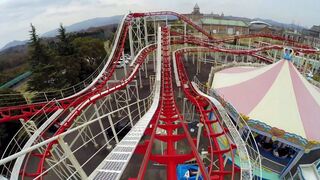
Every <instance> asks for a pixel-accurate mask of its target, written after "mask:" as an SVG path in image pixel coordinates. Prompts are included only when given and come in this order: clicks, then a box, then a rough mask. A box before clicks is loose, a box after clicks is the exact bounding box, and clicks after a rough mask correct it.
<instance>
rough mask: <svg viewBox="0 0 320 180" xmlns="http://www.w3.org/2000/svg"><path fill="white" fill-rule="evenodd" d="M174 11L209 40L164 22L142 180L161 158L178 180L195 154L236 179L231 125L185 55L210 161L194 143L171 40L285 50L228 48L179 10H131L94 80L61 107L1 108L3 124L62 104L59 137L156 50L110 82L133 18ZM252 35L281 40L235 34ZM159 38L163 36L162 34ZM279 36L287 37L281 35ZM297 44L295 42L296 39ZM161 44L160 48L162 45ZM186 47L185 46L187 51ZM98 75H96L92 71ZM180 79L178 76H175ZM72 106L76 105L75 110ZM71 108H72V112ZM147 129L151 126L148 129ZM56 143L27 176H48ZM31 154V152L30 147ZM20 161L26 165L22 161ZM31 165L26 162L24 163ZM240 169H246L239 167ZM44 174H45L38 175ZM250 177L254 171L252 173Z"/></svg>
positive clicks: (207, 175) (217, 175)
mask: <svg viewBox="0 0 320 180" xmlns="http://www.w3.org/2000/svg"><path fill="white" fill-rule="evenodd" d="M165 15H173V16H176V17H178V18H179V19H180V20H182V21H184V22H185V23H187V24H188V25H190V26H192V27H193V28H195V29H196V30H198V31H199V32H200V33H202V34H204V36H206V37H207V38H208V39H201V38H197V37H194V36H192V35H181V34H179V33H176V32H171V34H172V35H175V36H177V39H173V40H171V39H170V31H169V29H168V27H163V28H162V31H161V35H162V38H161V50H162V65H161V67H162V72H161V76H162V77H161V92H160V93H161V97H160V102H159V106H158V108H157V110H156V111H155V113H154V115H153V118H152V120H151V124H152V127H151V129H149V130H148V132H149V131H151V132H152V133H151V137H150V139H149V141H146V142H145V144H143V145H139V146H138V147H137V153H139V152H140V153H141V149H143V148H146V152H144V154H145V156H144V160H143V162H142V165H141V168H140V171H139V175H138V177H137V179H143V177H144V175H145V172H146V168H147V165H148V162H149V161H156V162H158V163H160V164H166V165H167V178H168V179H175V178H174V177H176V166H177V165H178V164H180V163H184V162H185V161H186V160H190V159H193V158H194V159H196V162H197V164H198V166H199V168H200V171H201V174H202V176H203V177H204V179H223V178H224V177H225V176H227V175H229V176H231V178H232V179H233V178H234V174H235V172H237V171H239V168H237V167H236V166H235V164H234V159H233V158H234V151H235V150H236V148H237V145H236V144H235V142H232V140H230V139H229V138H227V137H228V136H229V135H228V133H229V130H228V128H225V127H224V126H223V125H222V124H221V121H222V120H221V119H219V116H216V119H214V120H211V119H209V118H208V114H209V113H215V114H218V112H217V111H216V110H217V107H216V106H215V104H213V103H212V102H211V101H209V99H208V98H206V97H204V96H203V95H201V94H199V93H198V92H197V91H196V90H195V89H194V88H193V86H192V84H191V82H190V81H189V79H188V76H187V74H186V72H185V70H184V68H183V65H182V62H181V60H180V59H179V58H178V59H177V66H178V75H179V81H181V82H182V86H181V87H182V89H183V92H184V94H185V96H186V97H187V98H188V100H189V101H190V102H191V103H192V104H193V105H194V106H195V107H196V108H197V111H198V112H199V114H200V122H201V123H202V124H204V125H205V132H206V136H207V137H208V140H209V142H210V146H209V148H208V152H209V153H210V159H211V164H210V165H208V166H206V165H205V164H204V163H203V161H202V159H201V158H200V156H199V153H198V150H197V148H196V146H195V143H194V140H193V139H192V138H191V136H190V134H189V132H188V129H187V127H186V125H185V124H184V122H183V116H182V115H181V114H180V112H179V110H178V108H177V105H176V101H175V98H174V94H173V91H174V90H173V83H172V70H171V58H170V44H191V45H194V46H200V47H201V48H198V49H193V50H191V49H190V50H187V51H188V52H201V51H203V52H222V53H231V54H238V55H249V56H254V57H256V58H258V59H261V60H264V61H265V62H267V63H271V62H272V60H270V59H268V58H265V57H263V56H261V55H257V54H256V53H258V52H262V51H267V50H274V49H275V50H281V49H282V48H283V45H269V46H264V47H261V48H255V49H248V50H235V49H224V48H219V47H217V46H216V43H219V42H227V41H230V40H231V39H225V40H222V41H221V40H217V39H215V38H213V37H212V36H211V35H210V34H208V33H207V32H206V31H204V30H203V29H202V28H200V27H199V26H198V25H196V24H195V23H193V22H192V21H191V20H189V19H188V18H186V17H185V16H183V15H180V14H177V13H175V12H170V11H163V12H151V13H131V14H128V15H126V16H125V17H124V18H123V20H122V21H121V23H120V25H119V28H118V30H117V33H116V37H115V42H114V46H113V48H112V52H111V54H110V56H109V58H108V60H107V61H106V62H104V63H103V65H104V66H103V68H102V69H101V72H100V73H99V74H98V75H97V76H96V77H95V78H94V79H93V80H92V81H91V83H90V84H88V85H86V86H85V87H84V88H83V89H82V90H80V91H76V93H74V94H72V95H70V96H68V97H63V96H62V97H63V98H61V99H59V100H58V104H59V106H57V107H55V106H50V108H46V106H45V105H46V104H47V103H46V102H40V103H33V104H26V105H20V106H11V107H4V108H0V116H1V117H0V118H1V119H0V123H2V122H7V121H12V120H18V119H20V118H22V119H24V120H25V121H28V118H29V117H30V116H32V115H34V114H35V113H37V112H39V111H38V110H39V109H41V108H43V109H42V111H43V112H55V111H57V110H58V109H60V108H63V112H62V113H61V115H59V116H58V117H57V118H55V119H54V120H53V121H52V123H51V124H50V125H48V128H49V127H50V126H52V125H53V124H58V125H59V128H58V130H57V131H56V132H55V134H54V135H52V137H55V136H59V135H60V134H62V133H64V132H66V131H67V130H68V129H69V128H70V127H71V126H72V124H73V123H74V121H75V119H76V118H77V117H78V116H79V115H80V114H81V113H82V111H83V110H84V109H85V108H86V107H88V106H89V105H91V104H95V102H96V101H97V100H99V99H101V98H103V97H106V96H107V95H109V94H111V93H113V92H116V91H118V90H120V89H123V88H125V87H126V86H127V85H128V83H130V82H131V81H132V80H133V79H134V78H135V75H136V74H137V72H138V71H139V68H140V66H141V65H142V64H143V63H144V60H145V59H146V57H147V56H148V55H149V54H150V53H151V52H153V51H154V50H155V49H156V48H157V45H156V44H151V45H148V46H146V47H145V48H143V49H141V50H140V51H139V53H138V54H137V56H136V57H135V60H134V63H133V65H132V66H131V67H130V69H129V73H128V76H126V77H124V78H123V79H121V80H120V81H119V82H118V83H114V84H112V85H111V86H106V84H107V83H108V81H109V80H110V79H111V77H112V75H113V74H114V72H115V66H116V63H117V61H118V60H119V59H120V56H121V54H122V53H123V51H124V44H125V41H126V36H127V34H128V30H129V27H130V25H131V21H132V20H133V19H135V18H142V17H150V16H165ZM253 37H268V38H271V39H277V37H269V36H267V35H248V36H237V37H234V38H233V39H235V38H236V39H241V38H253ZM159 40H160V39H159ZM277 40H282V39H280V38H278V39H277ZM292 43H293V42H292ZM158 48H159V47H158ZM308 48H309V47H305V46H299V45H297V49H299V50H300V51H302V52H305V53H314V52H316V50H314V49H308ZM184 52H186V50H184ZM93 77H94V76H93ZM176 80H177V79H176ZM71 109H72V110H71ZM70 110H71V112H69V111H70ZM62 117H66V118H65V120H64V121H62V122H59V120H58V119H61V118H62ZM217 127H218V129H220V132H217V130H216V128H217ZM48 128H46V129H45V130H43V131H42V133H41V134H40V136H39V138H40V137H43V136H44V135H45V133H46V132H47V130H48ZM157 128H160V129H163V130H166V132H167V133H166V135H159V134H157V133H156V130H157ZM178 128H182V129H183V131H182V132H180V131H179V132H178V133H175V132H174V131H175V130H177V129H178ZM146 133H147V131H146ZM221 138H224V139H225V140H226V141H227V149H221V148H220V146H219V139H221ZM155 139H157V140H160V141H163V142H164V143H166V145H167V149H166V153H165V154H162V155H158V154H152V152H151V149H152V145H153V144H154V141H155ZM182 139H187V141H188V144H189V146H190V147H191V152H190V153H189V154H177V153H176V149H175V147H174V143H176V142H178V141H181V140H182ZM55 144H57V141H52V142H50V143H48V145H47V146H46V148H45V150H44V152H43V153H42V154H38V156H40V162H39V165H38V168H37V170H36V172H34V173H26V169H23V170H22V171H21V172H22V173H21V176H22V178H24V177H25V176H27V177H38V178H40V179H42V178H43V171H44V163H45V161H46V159H47V158H50V151H51V150H52V148H53V147H54V145H55ZM139 149H140V150H139ZM29 153H31V152H29ZM226 154H228V155H229V156H230V157H231V161H232V167H231V168H229V169H228V170H227V169H226V168H225V167H224V163H223V161H224V158H226V157H225V156H226ZM214 156H217V157H218V163H219V165H218V167H219V168H218V169H213V164H212V162H213V159H214V158H213V157H214ZM20 166H21V164H20ZM24 168H26V167H24ZM240 169H241V168H240ZM39 176H40V177H39ZM249 176H250V178H249V179H251V178H252V176H251V175H249Z"/></svg>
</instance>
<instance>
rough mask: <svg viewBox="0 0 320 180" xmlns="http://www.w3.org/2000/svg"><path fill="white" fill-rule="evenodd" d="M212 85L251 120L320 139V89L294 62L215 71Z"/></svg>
mask: <svg viewBox="0 0 320 180" xmlns="http://www.w3.org/2000/svg"><path fill="white" fill-rule="evenodd" d="M212 87H213V88H214V89H215V90H216V91H217V92H218V93H219V94H220V95H221V96H222V97H224V98H225V99H226V100H227V101H228V102H230V103H231V104H232V105H233V106H234V107H235V108H236V109H237V110H238V111H239V112H240V113H243V114H246V115H248V116H249V117H250V119H254V120H259V121H261V122H263V123H266V124H267V125H269V126H272V127H276V128H279V129H283V130H285V131H286V132H289V133H294V134H296V135H299V136H301V137H303V138H306V139H308V140H316V141H320V90H319V89H318V88H316V87H315V86H313V85H311V84H310V83H309V82H308V81H307V80H306V79H305V78H304V77H303V76H302V75H301V74H300V73H299V72H298V70H297V69H296V68H295V66H294V65H293V64H292V63H291V62H288V61H286V60H281V61H278V62H277V63H274V64H272V65H268V66H264V67H260V68H253V67H234V68H229V69H225V70H222V71H220V72H217V73H215V76H214V80H213V83H212Z"/></svg>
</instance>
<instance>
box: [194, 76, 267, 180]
mask: <svg viewBox="0 0 320 180" xmlns="http://www.w3.org/2000/svg"><path fill="white" fill-rule="evenodd" d="M194 82H195V83H196V84H197V85H198V87H199V89H200V90H201V91H202V92H205V93H206V94H209V95H210V96H212V97H214V98H215V99H217V100H218V101H219V102H220V103H221V104H222V105H223V106H224V108H225V110H226V111H227V112H228V114H230V113H231V116H232V117H234V118H235V120H236V123H234V125H235V127H236V129H237V130H238V131H239V130H240V129H245V130H246V132H244V133H246V134H244V133H243V134H241V137H242V139H243V140H244V142H245V143H246V149H247V151H248V154H249V157H250V162H251V165H252V166H253V167H254V169H253V174H254V175H255V177H254V178H256V179H260V178H261V177H262V159H261V155H260V152H259V149H258V145H257V143H256V141H255V138H254V135H253V132H252V131H251V130H250V127H249V126H248V124H247V123H246V122H245V121H244V120H243V119H242V117H241V116H240V115H239V113H238V112H237V111H236V110H235V108H234V107H233V106H232V105H231V104H230V103H227V102H226V101H225V100H224V99H223V98H221V97H220V96H219V95H218V94H217V93H216V92H215V91H214V90H213V89H208V88H207V87H206V86H205V85H204V84H202V83H201V82H200V81H199V79H198V78H197V77H194Z"/></svg>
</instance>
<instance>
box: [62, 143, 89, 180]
mask: <svg viewBox="0 0 320 180" xmlns="http://www.w3.org/2000/svg"><path fill="white" fill-rule="evenodd" d="M58 143H59V145H60V146H61V148H62V149H63V151H64V153H65V154H66V156H67V158H68V159H69V160H70V162H71V164H72V165H73V166H74V168H75V169H76V171H77V172H78V173H79V175H80V177H81V179H88V176H87V174H86V173H85V172H84V170H83V169H82V168H81V166H80V164H79V162H78V160H77V159H76V157H75V156H74V154H73V153H72V151H71V149H70V148H69V146H68V144H67V143H66V142H64V141H63V139H62V138H61V137H60V138H58Z"/></svg>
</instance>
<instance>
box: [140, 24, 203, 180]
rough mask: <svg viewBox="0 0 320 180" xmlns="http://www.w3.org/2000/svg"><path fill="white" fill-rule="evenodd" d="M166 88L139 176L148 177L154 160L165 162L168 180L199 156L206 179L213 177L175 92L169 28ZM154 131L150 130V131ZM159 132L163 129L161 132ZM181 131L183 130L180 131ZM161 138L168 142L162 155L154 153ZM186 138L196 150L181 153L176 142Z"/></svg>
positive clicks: (164, 69) (165, 40) (165, 42)
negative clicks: (146, 173)
mask: <svg viewBox="0 0 320 180" xmlns="http://www.w3.org/2000/svg"><path fill="white" fill-rule="evenodd" d="M161 45H162V48H161V49H162V78H161V81H162V83H161V84H162V85H161V87H162V90H161V100H160V101H161V102H160V107H159V108H158V110H157V112H158V113H155V115H154V117H153V123H152V126H151V131H152V133H151V138H150V140H149V141H148V142H147V143H145V144H141V145H140V148H139V146H138V149H143V147H144V148H145V147H147V148H146V150H145V151H144V153H145V156H144V160H143V162H142V165H141V167H140V171H139V174H138V177H137V179H139V180H140V179H144V175H145V172H146V168H147V165H148V161H150V160H151V161H154V162H157V163H159V164H165V165H166V169H167V179H168V180H170V179H176V167H177V165H178V164H181V163H184V162H185V161H188V160H191V159H192V158H196V160H197V163H198V165H199V167H200V170H201V173H202V175H203V177H204V178H205V179H209V176H208V173H207V172H206V170H205V167H204V164H203V162H202V159H201V157H200V155H199V153H198V151H197V149H196V146H195V144H194V142H193V139H192V138H191V136H190V134H189V132H188V129H187V127H186V125H185V124H184V122H183V119H182V116H181V115H180V113H179V111H178V108H177V106H176V102H175V99H174V94H173V83H172V72H171V61H170V53H169V30H168V28H163V31H162V42H161ZM181 127H182V128H183V131H182V132H179V131H177V129H178V128H181ZM158 128H160V129H161V130H160V131H163V130H164V131H165V132H166V133H165V134H162V133H156V132H157V129H158ZM146 132H150V131H146ZM158 132H159V131H158ZM178 132H179V133H178ZM148 134H150V133H148ZM155 139H157V140H159V141H161V142H163V143H165V144H166V146H165V147H166V149H165V152H164V153H163V154H162V153H161V154H153V153H152V152H151V149H152V146H153V144H154V140H155ZM182 139H187V140H188V143H189V145H190V147H191V149H192V151H191V152H190V153H186V154H178V153H177V149H176V145H175V144H176V142H177V141H181V140H182Z"/></svg>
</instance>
